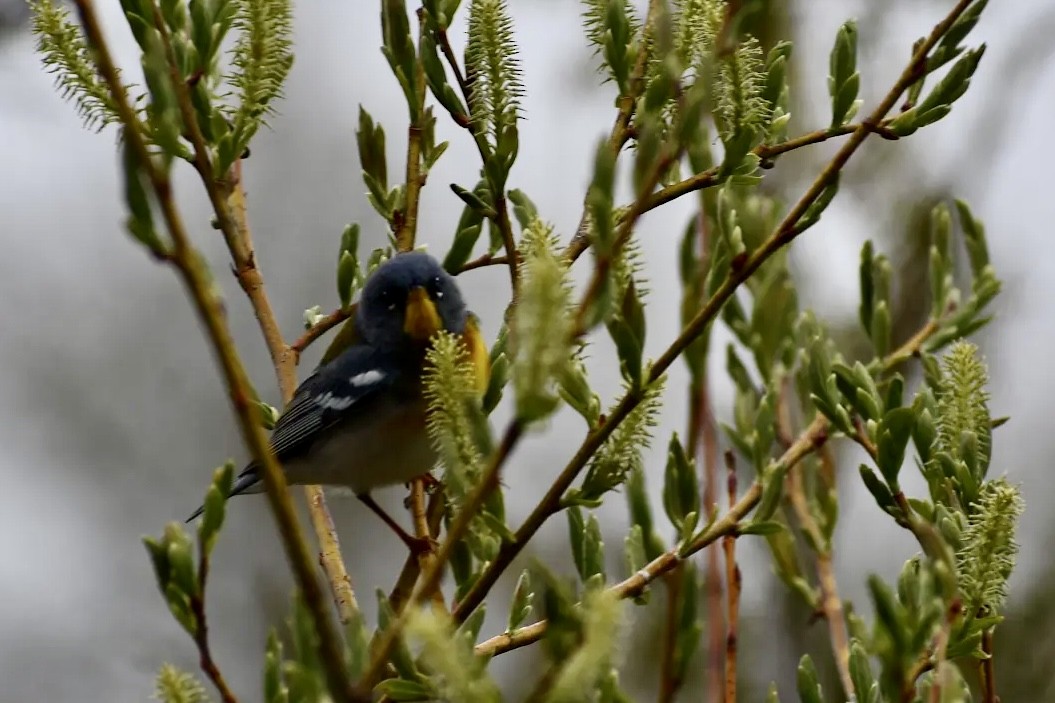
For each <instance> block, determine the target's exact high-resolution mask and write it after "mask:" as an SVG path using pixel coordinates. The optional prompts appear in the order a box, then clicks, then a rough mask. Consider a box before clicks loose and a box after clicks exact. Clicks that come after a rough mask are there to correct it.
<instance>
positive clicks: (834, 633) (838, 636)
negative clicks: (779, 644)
mask: <svg viewBox="0 0 1055 703" xmlns="http://www.w3.org/2000/svg"><path fill="white" fill-rule="evenodd" d="M802 469H803V467H802V466H801V465H799V466H797V467H795V468H792V469H791V470H790V471H789V472H788V478H787V487H786V490H787V496H788V500H789V502H790V503H791V506H792V509H793V511H794V513H795V517H796V519H797V520H798V522H799V526H800V527H801V529H802V531H803V532H805V533H806V534H807V535H808V536H809V540H808V542H809V544H810V545H811V546H812V547H813V548H814V552H815V561H816V569H817V581H818V583H819V584H820V590H821V602H820V611H821V613H822V614H823V615H824V619H825V620H827V622H828V637H829V639H830V640H831V644H832V655H833V657H834V659H835V668H836V670H837V671H838V672H839V682H840V683H841V684H842V687H843V692H844V693H845V694H846V695H847V696H849V695H851V694H853V691H854V684H853V679H852V678H851V677H850V637H849V633H848V632H847V628H846V618H845V617H844V615H843V601H842V598H840V597H839V587H838V584H837V583H836V580H835V569H834V568H833V566H832V548H831V543H830V541H829V540H828V539H826V538H825V536H824V534H823V533H822V532H821V529H820V527H819V526H818V525H817V521H816V520H815V519H814V517H813V513H812V511H811V510H810V505H809V501H808V500H807V498H806V489H805V485H804V482H803V478H802Z"/></svg>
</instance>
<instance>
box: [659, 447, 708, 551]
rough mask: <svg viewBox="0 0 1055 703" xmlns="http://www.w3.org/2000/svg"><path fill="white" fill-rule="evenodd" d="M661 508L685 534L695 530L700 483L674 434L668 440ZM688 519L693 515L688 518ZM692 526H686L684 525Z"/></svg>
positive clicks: (691, 463)
mask: <svg viewBox="0 0 1055 703" xmlns="http://www.w3.org/2000/svg"><path fill="white" fill-rule="evenodd" d="M663 508H664V510H666V513H667V517H668V518H669V519H670V521H671V523H672V524H673V525H674V526H675V527H677V528H678V530H680V531H682V532H684V533H691V532H692V530H693V529H694V528H695V527H696V520H697V518H698V517H699V512H700V494H699V483H698V480H697V477H696V468H695V466H694V464H693V462H691V461H690V460H689V458H688V456H686V454H685V449H684V448H683V447H682V446H681V442H680V441H678V435H677V433H674V435H672V436H671V438H670V444H669V446H668V450H667V467H666V472H665V474H664V481H663ZM690 516H694V517H691V518H690ZM690 522H691V525H690V526H688V527H686V523H690Z"/></svg>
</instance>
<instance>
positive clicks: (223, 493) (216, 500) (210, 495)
mask: <svg viewBox="0 0 1055 703" xmlns="http://www.w3.org/2000/svg"><path fill="white" fill-rule="evenodd" d="M233 482H234V462H233V461H228V462H226V463H225V464H224V465H223V466H221V467H220V468H218V469H216V471H215V472H214V473H213V479H212V485H210V486H209V490H208V491H207V492H206V494H205V504H204V508H205V510H204V514H203V516H202V520H201V523H200V524H199V525H198V543H199V544H200V545H201V550H202V553H203V554H205V555H206V556H208V555H209V554H210V553H211V552H212V548H213V546H215V544H216V538H217V537H218V536H219V533H220V528H221V527H222V526H223V519H224V512H225V507H226V503H227V496H229V495H230V494H231V486H232V484H233Z"/></svg>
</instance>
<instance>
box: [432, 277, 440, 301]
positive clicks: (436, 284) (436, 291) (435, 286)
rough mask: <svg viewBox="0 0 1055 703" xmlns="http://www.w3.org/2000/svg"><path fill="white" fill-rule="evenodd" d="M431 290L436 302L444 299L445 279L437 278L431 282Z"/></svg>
mask: <svg viewBox="0 0 1055 703" xmlns="http://www.w3.org/2000/svg"><path fill="white" fill-rule="evenodd" d="M429 289H430V290H431V291H432V297H434V298H435V299H436V300H440V299H441V298H442V297H443V279H441V278H440V277H439V276H436V277H435V278H433V279H432V281H430V282H429Z"/></svg>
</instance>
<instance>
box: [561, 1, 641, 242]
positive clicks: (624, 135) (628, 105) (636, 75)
mask: <svg viewBox="0 0 1055 703" xmlns="http://www.w3.org/2000/svg"><path fill="white" fill-rule="evenodd" d="M660 5H661V3H660V2H659V1H658V0H649V3H648V12H647V14H646V16H645V29H644V31H643V32H642V35H645V34H647V33H649V32H651V31H652V30H651V28H652V25H653V22H654V21H655V18H656V16H657V13H658V12H659V9H660ZM651 55H652V52H651V44H650V42H649V41H647V40H646V38H645V37H644V36H642V40H641V41H640V42H639V46H638V52H637V60H636V61H635V62H634V68H633V70H632V71H631V73H630V82H629V91H628V94H626V95H620V96H619V99H618V101H617V102H616V105H617V106H618V108H619V109H618V112H617V113H616V116H615V122H614V123H613V124H612V129H611V131H610V132H609V134H608V149H609V151H611V152H612V154H613V155H614V156H615V157H616V158H617V159H618V156H619V152H621V151H622V150H623V146H624V145H625V144H626V143H627V141H628V140H629V139H630V134H631V130H630V124H631V122H632V121H633V119H634V110H635V109H636V107H637V101H638V98H640V97H641V94H642V92H644V90H645V71H646V70H647V69H648V63H649V59H650V58H651ZM589 197H590V196H589V193H587V195H586V197H585V198H584V199H583V204H582V215H581V216H580V217H579V226H578V227H577V228H576V230H575V236H574V237H572V240H571V242H569V243H568V248H567V249H566V250H565V254H566V255H567V257H568V260H569V261H575V260H576V259H577V258H579V255H580V254H582V253H583V252H584V251H586V249H587V248H588V247H589V246H590V220H589V213H590V202H589Z"/></svg>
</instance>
